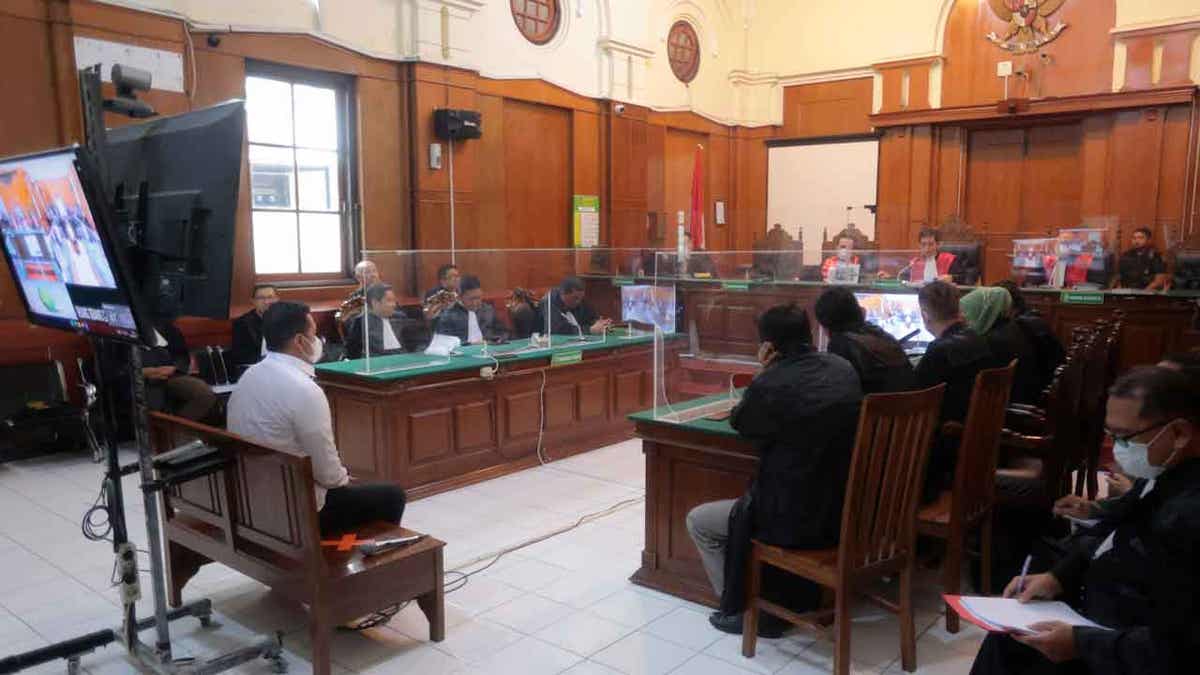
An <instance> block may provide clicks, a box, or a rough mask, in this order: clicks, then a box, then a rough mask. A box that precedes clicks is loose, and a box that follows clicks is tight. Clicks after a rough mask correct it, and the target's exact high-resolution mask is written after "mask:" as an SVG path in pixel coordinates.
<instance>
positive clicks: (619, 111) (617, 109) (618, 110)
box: [613, 103, 625, 115]
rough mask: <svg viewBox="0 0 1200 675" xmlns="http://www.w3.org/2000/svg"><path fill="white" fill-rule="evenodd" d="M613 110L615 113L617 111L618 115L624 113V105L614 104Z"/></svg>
mask: <svg viewBox="0 0 1200 675" xmlns="http://www.w3.org/2000/svg"><path fill="white" fill-rule="evenodd" d="M613 110H616V111H617V114H618V115H620V114H621V113H623V112H625V104H624V103H618V104H616V105H614V106H613Z"/></svg>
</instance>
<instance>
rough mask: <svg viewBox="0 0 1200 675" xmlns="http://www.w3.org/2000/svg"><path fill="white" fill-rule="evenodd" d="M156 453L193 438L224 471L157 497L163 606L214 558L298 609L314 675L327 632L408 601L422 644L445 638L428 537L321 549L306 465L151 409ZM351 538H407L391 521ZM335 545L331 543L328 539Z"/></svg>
mask: <svg viewBox="0 0 1200 675" xmlns="http://www.w3.org/2000/svg"><path fill="white" fill-rule="evenodd" d="M150 437H151V446H152V449H153V451H154V453H155V454H159V453H162V452H166V451H167V450H170V449H172V448H175V447H178V446H179V445H182V444H184V443H187V442H189V441H192V440H197V439H198V440H201V441H203V442H205V443H207V444H209V445H212V446H215V447H217V448H220V449H221V451H222V452H223V453H225V456H226V457H228V459H229V461H230V463H229V464H228V465H227V467H228V468H225V469H223V470H220V471H217V472H215V473H212V474H209V475H207V476H204V477H201V478H196V479H193V480H190V481H187V482H184V483H181V484H179V485H178V486H175V487H173V488H171V489H169V490H168V491H167V492H166V508H165V509H164V511H165V516H164V518H165V521H166V522H165V527H164V537H165V539H166V544H167V556H166V557H167V561H166V562H167V588H168V599H169V600H170V603H171V605H172V606H175V607H178V606H179V605H180V604H182V597H181V596H182V591H183V587H184V585H185V584H187V582H188V580H189V579H191V578H192V577H193V576H195V574H196V572H198V571H199V569H200V566H201V565H204V564H206V563H209V562H219V563H222V564H224V565H226V566H228V567H230V568H232V569H235V570H237V571H238V572H241V573H242V574H245V575H246V576H248V577H251V578H253V579H255V580H257V581H259V582H261V583H263V584H265V585H267V586H269V587H271V589H272V590H274V591H275V592H276V593H278V594H280V595H281V596H282V597H284V598H286V599H288V600H291V601H293V602H296V603H299V604H301V605H303V606H306V607H307V609H308V614H309V629H310V633H311V639H312V666H313V672H314V673H316V674H318V675H321V674H325V673H329V672H330V639H331V636H332V631H333V629H334V628H335V627H336V626H338V625H341V624H343V623H346V622H348V621H351V620H353V619H355V618H358V617H361V616H364V615H367V614H370V613H372V612H377V611H379V610H382V609H385V608H387V607H389V606H391V605H394V604H397V603H401V602H406V601H408V600H414V599H415V600H416V601H417V603H418V605H419V606H420V608H421V611H422V612H424V613H425V616H426V617H427V618H428V619H429V639H430V640H433V641H434V642H440V641H441V640H442V639H444V637H445V612H444V606H443V603H444V591H443V587H442V571H443V570H442V548H443V547H444V546H445V544H444V543H443V542H441V541H438V540H437V539H434V538H432V537H428V538H426V539H424V540H422V541H420V542H418V543H416V544H412V545H409V546H407V547H405V548H401V549H397V550H393V551H389V552H386V553H382V554H379V555H375V556H371V557H364V556H363V555H362V554H361V553H359V552H358V551H357V550H355V549H353V548H350V549H349V550H339V548H338V547H337V546H336V545H329V544H326V545H322V542H321V535H320V531H319V524H318V523H319V521H318V517H317V507H316V495H315V494H314V492H313V476H312V464H311V460H310V459H309V458H308V457H307V456H306V455H302V454H300V453H298V452H290V451H286V450H280V449H272V448H267V447H264V446H261V445H257V444H255V443H252V442H250V441H247V440H246V439H244V438H241V437H239V436H236V435H233V434H230V433H228V432H225V431H222V430H220V429H214V428H212V427H208V426H204V425H202V424H197V423H194V422H190V421H188V420H185V419H181V418H178V417H173V416H171V415H165V414H161V413H151V415H150ZM353 534H355V535H357V537H358V538H359V539H371V538H374V537H376V536H397V535H410V534H415V533H413V532H411V531H410V530H406V529H404V528H401V527H398V526H396V525H395V524H392V523H385V522H378V523H370V524H368V525H366V526H364V527H362V528H359V530H358V531H357V532H355V533H353ZM331 539H339V537H331Z"/></svg>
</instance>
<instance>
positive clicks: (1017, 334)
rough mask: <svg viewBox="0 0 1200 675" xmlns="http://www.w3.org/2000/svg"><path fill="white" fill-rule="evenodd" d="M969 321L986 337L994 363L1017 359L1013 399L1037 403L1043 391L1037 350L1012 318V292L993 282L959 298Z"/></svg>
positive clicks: (972, 326) (998, 364) (996, 364)
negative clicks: (994, 284)
mask: <svg viewBox="0 0 1200 675" xmlns="http://www.w3.org/2000/svg"><path fill="white" fill-rule="evenodd" d="M960 307H961V308H962V314H963V317H964V318H965V319H966V320H967V324H968V325H969V326H970V327H971V328H972V329H973V330H974V331H975V332H976V333H978V334H979V335H982V336H983V339H984V340H986V341H987V343H988V347H989V348H991V350H992V354H993V355H994V357H995V364H994V365H995V367H1002V366H1007V365H1008V363H1009V362H1010V361H1012V360H1013V359H1017V371H1016V373H1015V374H1014V376H1013V388H1012V401H1013V403H1028V404H1036V403H1037V402H1038V399H1039V397H1040V395H1041V385H1040V382H1041V379H1040V378H1039V377H1038V368H1037V354H1036V351H1035V350H1034V346H1033V344H1032V343H1031V342H1030V341H1029V337H1028V336H1027V335H1026V334H1025V331H1023V330H1021V328H1020V327H1019V326H1018V325H1017V324H1016V322H1015V321H1013V320H1012V295H1010V294H1009V292H1008V291H1007V290H1006V289H1003V288H998V287H994V286H988V287H982V288H976V289H975V290H973V291H971V292H970V293H967V294H966V295H964V296H963V297H962V300H961V302H960Z"/></svg>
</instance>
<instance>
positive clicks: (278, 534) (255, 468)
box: [150, 412, 326, 587]
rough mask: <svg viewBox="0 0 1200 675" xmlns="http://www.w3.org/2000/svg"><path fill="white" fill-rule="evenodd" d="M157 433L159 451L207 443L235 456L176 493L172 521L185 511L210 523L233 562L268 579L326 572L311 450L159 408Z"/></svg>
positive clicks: (153, 434) (154, 417) (169, 512)
mask: <svg viewBox="0 0 1200 675" xmlns="http://www.w3.org/2000/svg"><path fill="white" fill-rule="evenodd" d="M150 438H151V450H152V451H153V452H154V454H159V453H162V452H166V451H167V450H171V449H172V448H175V447H178V446H180V445H182V444H184V443H188V442H190V441H193V440H200V441H203V442H204V443H206V444H208V445H212V446H215V447H218V448H221V449H222V450H223V451H224V452H226V453H227V454H228V456H230V457H231V458H232V460H233V463H232V465H230V467H229V468H227V469H225V470H222V471H217V472H215V473H213V474H210V475H207V476H202V477H200V478H196V479H193V480H190V481H187V482H185V483H182V484H180V485H178V486H176V487H173V488H171V489H170V490H168V491H167V493H166V497H167V503H168V508H166V509H165V512H166V513H165V516H164V517H165V519H166V521H167V522H168V523H169V522H170V521H172V520H174V519H175V518H178V517H181V516H186V517H187V518H189V519H192V520H198V521H202V522H203V523H204V525H205V526H206V528H205V529H206V530H207V531H208V532H209V533H210V539H213V540H214V542H216V543H218V544H221V546H222V548H223V549H224V553H225V554H226V555H228V556H229V557H228V559H227V560H226V561H225V562H229V561H233V560H238V559H247V558H248V559H251V560H252V561H253V564H255V565H256V566H258V567H259V568H260V569H262V570H263V571H265V573H266V575H268V576H272V577H276V578H293V579H294V578H295V577H296V576H297V575H299V576H303V577H305V578H306V579H308V580H310V581H311V582H312V583H314V584H315V583H316V582H317V579H319V578H321V577H323V576H324V575H325V572H326V570H325V562H324V556H323V555H322V554H321V541H320V539H321V537H320V525H319V521H318V519H317V518H318V516H317V504H316V495H315V494H314V492H313V474H312V461H311V460H310V459H309V457H308V456H307V455H304V454H301V453H299V452H295V451H291V450H282V449H275V448H269V447H266V446H263V445H259V444H257V443H253V442H251V441H249V440H246V439H245V438H242V437H240V436H237V435H235V434H231V433H229V432H227V431H223V430H221V429H216V428H214V427H209V426H206V425H203V424H199V423H196V422H192V421H190V420H185V419H183V418H180V417H174V416H172V415H166V414H162V413H157V412H155V413H150ZM259 580H260V581H263V582H264V583H266V582H267V580H265V579H261V578H260V579H259ZM310 587H311V586H310Z"/></svg>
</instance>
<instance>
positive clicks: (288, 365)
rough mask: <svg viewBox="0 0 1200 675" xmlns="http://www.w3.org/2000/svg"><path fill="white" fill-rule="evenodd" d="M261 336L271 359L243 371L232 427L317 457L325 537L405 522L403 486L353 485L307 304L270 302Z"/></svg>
mask: <svg viewBox="0 0 1200 675" xmlns="http://www.w3.org/2000/svg"><path fill="white" fill-rule="evenodd" d="M263 338H264V339H265V340H266V342H267V356H266V358H264V359H263V360H262V361H259V362H258V363H256V364H254V365H253V366H251V367H250V368H249V369H248V370H247V371H246V372H245V374H243V375H242V378H241V380H240V381H239V382H238V388H237V391H235V392H234V393H233V396H232V398H230V399H229V430H230V431H231V432H233V433H235V434H238V435H239V436H243V437H245V438H247V439H249V440H252V441H254V442H256V443H260V444H262V445H266V446H270V447H276V448H286V449H290V450H298V451H300V452H303V453H305V454H307V455H308V456H309V457H311V458H312V468H313V480H314V481H315V482H316V484H317V487H316V494H317V510H318V511H320V522H321V535H322V536H330V535H334V534H342V533H346V532H351V531H353V530H354V528H355V527H357V526H359V525H362V524H365V523H369V522H374V521H380V520H382V521H387V522H392V523H396V524H399V523H400V518H401V516H403V515H404V502H405V496H404V490H403V489H401V488H400V487H399V486H396V485H391V484H386V483H376V484H364V483H353V484H352V483H351V480H352V479H351V477H350V473H349V472H348V471H347V470H346V467H345V465H343V464H342V458H341V456H340V455H339V454H338V450H337V447H336V446H335V445H334V442H333V422H332V418H331V416H330V413H329V401H328V400H327V399H326V398H325V392H323V391H321V387H319V386H318V385H317V383H316V381H314V379H313V377H314V376H315V373H314V371H313V364H314V363H317V362H318V361H320V360H321V353H322V350H323V343H322V342H321V340H320V338H318V337H317V324H316V322H314V321H313V318H312V314H311V313H310V311H309V308H308V306H307V305H304V304H301V303H297V302H277V303H275V304H273V305H271V307H270V308H269V309H268V310H267V311H266V313H265V314H264V315H263Z"/></svg>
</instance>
